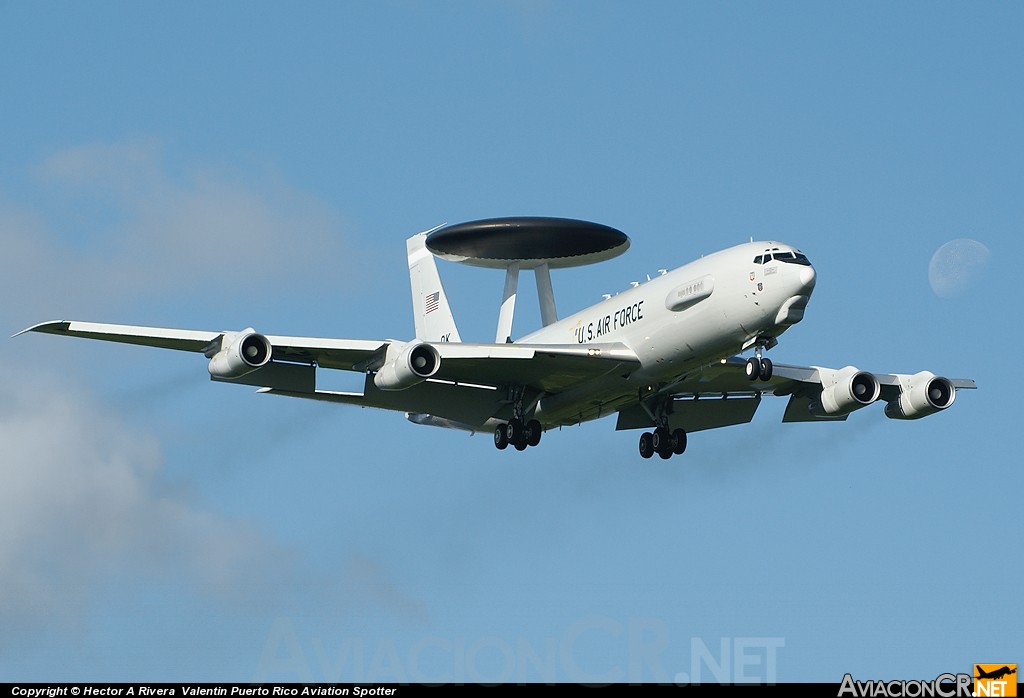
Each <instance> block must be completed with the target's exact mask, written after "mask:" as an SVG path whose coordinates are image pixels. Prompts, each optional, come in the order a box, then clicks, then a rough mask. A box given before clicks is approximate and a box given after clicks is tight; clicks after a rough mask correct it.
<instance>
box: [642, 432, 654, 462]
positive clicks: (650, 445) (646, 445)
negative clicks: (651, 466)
mask: <svg viewBox="0 0 1024 698" xmlns="http://www.w3.org/2000/svg"><path fill="white" fill-rule="evenodd" d="M653 455H654V434H652V433H651V432H649V431H645V432H644V433H643V434H641V435H640V456H641V457H642V458H650V457H651V456H653Z"/></svg>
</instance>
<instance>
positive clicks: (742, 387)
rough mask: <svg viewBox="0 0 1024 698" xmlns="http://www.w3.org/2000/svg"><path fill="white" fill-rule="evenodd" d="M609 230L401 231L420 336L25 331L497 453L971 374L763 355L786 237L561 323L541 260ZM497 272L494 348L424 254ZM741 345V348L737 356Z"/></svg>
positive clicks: (778, 302) (811, 416)
mask: <svg viewBox="0 0 1024 698" xmlns="http://www.w3.org/2000/svg"><path fill="white" fill-rule="evenodd" d="M629 244H630V243H629V238H628V237H626V235H625V234H624V233H622V232H620V231H618V230H616V229H614V228H611V227H608V226H604V225H600V224H596V223H589V222H587V221H579V220H574V219H564V218H540V217H510V218H494V219H487V220H483V221H471V222H468V223H461V224H456V225H452V226H439V227H438V228H434V229H431V230H428V231H426V232H423V233H419V234H417V235H414V236H412V237H410V238H409V239H408V240H407V242H406V249H407V253H408V260H409V274H410V285H411V289H412V303H413V312H414V325H415V336H414V337H413V338H412V339H409V340H396V339H382V340H365V339H334V338H318V337H288V336H277V335H264V334H260V333H257V332H256V331H255V330H254V329H253V328H251V327H250V328H246V329H244V330H241V331H200V330H178V329H168V328H159V327H137V326H131V325H114V324H101V323H93V322H80V321H75V320H72V321H66V320H64V321H54V322H44V323H41V324H38V325H35V326H33V327H29V328H27V329H25V330H22V331H21V332H19V333H18V334H17V335H15V336H18V335H21V334H24V333H26V332H42V333H48V334H58V335H66V336H72V337H84V338H89V339H99V340H105V341H112V342H122V343H128V344H137V345H144V346H152V347H160V348H165V349H176V350H181V351H190V352H198V353H201V354H203V355H204V356H205V357H206V358H207V359H208V360H209V363H208V370H209V373H210V376H211V379H212V380H214V381H217V382H226V383H238V384H242V385H248V386H254V387H257V388H258V391H257V392H259V393H263V394H269V395H279V396H287V397H295V398H305V399H311V400H320V401H324V402H333V403H342V404H349V405H360V406H363V407H375V408H381V409H385V410H395V411H400V412H404V413H405V415H406V418H407V419H408V420H409V421H411V422H413V423H416V424H422V425H429V426H435V427H444V428H449V429H459V430H466V431H470V432H474V433H475V432H492V433H493V434H494V445H495V446H496V447H497V448H498V449H502V450H503V449H506V448H507V447H508V446H512V447H513V448H515V449H516V450H519V451H522V450H525V449H526V448H528V447H532V446H537V445H538V443H539V442H540V440H541V436H542V434H543V433H544V432H545V431H549V430H552V429H556V428H560V427H562V426H571V425H576V424H580V423H582V422H585V421H589V420H594V419H599V418H602V417H605V416H609V415H616V420H617V421H616V429H617V430H629V429H643V430H645V431H643V433H642V434H641V435H640V438H639V445H638V447H639V452H640V455H641V457H643V458H651V457H653V456H654V455H655V454H657V455H658V456H659V457H660V458H663V459H668V458H671V457H672V456H673V455H678V454H682V453H683V452H684V451H685V450H686V445H687V435H688V434H690V433H693V432H698V431H701V430H705V429H715V428H720V427H725V426H731V425H738V424H745V423H748V422H750V421H751V420H752V418H753V416H754V413H755V411H756V410H757V407H758V405H759V404H760V401H761V399H762V397H763V396H765V395H774V396H783V397H788V399H789V402H788V405H787V407H786V410H785V414H784V416H783V420H782V421H783V422H818V421H842V420H845V419H846V418H847V417H848V416H849V414H850V413H852V412H854V411H855V410H859V409H862V408H864V407H866V406H868V405H870V404H872V403H875V402H878V401H882V402H884V403H885V415H886V416H887V417H889V418H892V419H918V418H921V417H925V416H928V415H932V414H935V413H937V412H941V411H943V410H945V409H947V408H949V407H950V406H951V405H952V404H953V402H954V399H955V397H956V392H957V390H962V389H973V388H976V387H977V386H976V385H975V382H974V381H973V380H970V379H960V378H954V379H950V378H945V377H941V376H937V375H935V374H934V373H931V372H929V371H920V372H918V373H914V374H899V373H891V374H882V373H870V372H867V371H862V370H860V369H858V368H855V367H853V366H846V367H844V368H840V369H833V368H825V367H820V366H796V365H787V364H774V363H773V362H772V361H771V359H768V358H766V357H764V355H763V353H764V352H765V351H768V350H770V349H772V348H773V347H775V346H776V345H777V344H778V341H779V337H780V336H781V335H782V334H783V333H784V332H785V331H786V330H787V329H789V328H790V327H792V326H793V325H794V324H796V323H798V322H800V321H801V320H802V319H803V317H804V314H805V310H806V308H807V304H808V302H809V301H810V298H811V293H812V291H813V290H814V287H815V284H816V282H817V274H816V272H815V269H814V267H813V266H812V264H811V262H810V260H809V259H808V258H807V256H806V255H805V254H804V253H803V252H801V251H800V250H799V249H798V248H796V247H794V246H792V245H788V244H784V243H780V242H774V241H761V242H754V241H751V242H749V243H744V244H740V245H736V246H734V247H730V248H728V249H725V250H722V251H720V252H716V253H714V254H709V255H707V256H704V257H701V258H700V259H698V260H695V261H693V262H690V263H689V264H685V265H683V266H681V267H679V268H677V269H673V270H671V271H669V270H664V269H663V270H659V274H658V275H657V276H655V277H654V278H649V277H648V279H647V280H645V281H643V282H632V285H631V288H629V289H626V290H625V291H623V292H621V293H618V294H615V295H606V296H605V298H604V300H602V301H601V302H599V303H597V304H596V305H593V306H591V307H589V308H586V309H584V310H581V311H579V312H577V313H574V314H571V315H569V316H568V317H565V318H562V319H558V317H557V311H556V308H555V301H554V294H553V291H552V286H551V278H550V271H551V270H552V269H559V268H565V267H570V266H579V265H581V264H587V263H592V262H597V261H604V260H606V259H610V258H612V257H614V256H616V255H618V254H621V253H622V252H624V251H625V250H626V249H627V248H628V247H629ZM437 257H440V258H442V259H447V260H449V261H454V262H462V263H466V264H471V265H474V266H478V267H485V268H494V269H504V270H505V273H506V276H505V287H504V291H503V295H502V302H501V306H500V309H499V316H498V327H497V331H496V336H495V342H494V343H472V342H463V341H462V339H461V336H460V335H459V331H458V328H457V326H456V324H455V319H454V317H453V315H452V311H451V307H450V305H449V303H448V297H447V295H446V294H445V291H444V286H443V285H442V283H441V279H440V276H439V274H438V270H437V265H436V263H435V258H437ZM523 270H532V271H534V274H535V276H536V282H537V292H538V300H539V302H540V311H541V312H540V314H541V320H542V327H540V328H539V329H537V330H535V331H532V332H530V333H528V334H526V335H525V336H522V337H520V338H518V339H517V340H515V341H512V339H511V332H512V321H513V317H514V309H515V300H516V295H517V289H518V278H519V273H520V271H523ZM750 351H752V352H753V354H752V356H750V357H748V358H743V357H742V355H743V354H745V353H747V352H750ZM329 369H331V370H343V371H355V372H360V373H363V374H365V380H364V385H363V389H362V390H361V391H356V392H345V391H332V390H321V389H318V388H317V374H318V373H319V372H320V371H321V370H329Z"/></svg>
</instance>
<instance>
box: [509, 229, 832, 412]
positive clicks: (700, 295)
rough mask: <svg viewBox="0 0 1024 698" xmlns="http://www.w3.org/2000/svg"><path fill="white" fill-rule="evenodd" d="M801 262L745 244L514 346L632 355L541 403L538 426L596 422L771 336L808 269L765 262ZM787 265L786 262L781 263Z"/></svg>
mask: <svg viewBox="0 0 1024 698" xmlns="http://www.w3.org/2000/svg"><path fill="white" fill-rule="evenodd" d="M773 252H774V254H778V255H781V256H783V257H788V256H790V255H793V256H794V257H795V256H796V255H799V251H798V250H796V248H794V247H792V246H790V245H785V244H781V243H777V242H751V243H746V244H743V245H738V246H736V247H731V248H729V249H727V250H723V251H721V252H716V253H715V254H711V255H708V256H707V257H702V258H701V259H698V260H696V261H694V262H690V263H689V264H686V265H684V266H682V267H679V268H677V269H674V270H672V271H670V272H667V273H664V274H661V275H659V276H658V277H656V278H654V279H651V280H650V281H646V282H644V283H642V284H640V285H638V286H636V287H634V288H631V289H629V290H627V291H624V292H622V293H619V294H617V295H615V296H613V297H612V298H609V299H607V300H605V301H602V302H601V303H598V304H596V305H593V306H591V307H589V308H586V309H585V310H581V311H580V312H578V313H574V314H573V315H570V316H569V317H566V318H564V319H562V320H559V321H558V322H555V323H552V324H551V325H548V326H547V327H544V328H542V329H540V330H537V331H536V332H532V333H530V334H528V335H526V336H525V337H522V338H520V339H519V340H517V343H523V344H534V345H536V344H568V343H574V344H608V343H621V344H623V345H625V346H627V347H629V348H630V349H632V350H633V351H634V352H635V353H636V355H637V356H638V357H639V359H640V362H641V368H640V370H638V371H634V372H633V373H632V374H631V375H629V376H628V377H619V376H614V375H613V376H609V377H607V378H605V379H603V380H600V381H594V382H592V383H588V384H586V385H583V386H580V387H579V388H577V389H572V390H569V391H566V392H562V393H559V394H557V395H553V396H549V397H545V398H543V399H541V400H540V402H539V404H538V406H537V412H536V414H537V418H538V419H540V420H541V421H543V422H545V423H549V424H550V423H556V422H559V423H568V422H575V421H583V420H587V419H594V418H597V417H600V416H603V415H606V414H608V413H609V411H610V410H612V409H616V408H618V407H620V406H621V405H623V404H626V403H628V402H631V401H633V402H635V401H636V400H637V399H639V396H640V395H641V394H642V392H643V391H644V390H647V389H650V388H658V387H661V386H664V385H668V384H671V383H673V382H675V381H677V380H679V379H681V378H682V377H683V376H684V375H686V374H687V373H690V372H693V371H694V370H697V369H700V368H702V367H704V366H708V365H710V364H712V363H715V362H718V361H720V360H721V359H722V358H724V357H727V356H731V355H733V354H737V353H739V352H741V351H743V350H744V349H747V348H749V347H751V346H753V345H754V344H755V343H756V342H757V341H758V340H759V339H762V340H768V339H771V338H774V337H777V336H778V335H779V334H781V333H782V332H784V331H785V330H786V329H787V328H789V327H790V326H791V325H793V324H794V323H796V322H799V321H800V319H801V318H802V317H803V310H804V307H805V306H806V305H807V301H808V300H809V298H810V294H811V291H812V289H813V288H814V282H815V272H814V268H813V267H812V266H811V265H810V264H809V263H807V262H806V258H803V257H802V255H799V257H800V258H802V259H803V262H800V263H797V262H793V261H781V260H776V259H773V260H772V261H769V262H768V263H764V262H763V261H762V262H761V263H755V259H757V258H761V259H762V260H763V259H764V256H765V255H766V254H772V253H773ZM789 258H790V259H791V260H792V259H793V257H789Z"/></svg>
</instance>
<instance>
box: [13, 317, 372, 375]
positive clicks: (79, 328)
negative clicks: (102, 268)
mask: <svg viewBox="0 0 1024 698" xmlns="http://www.w3.org/2000/svg"><path fill="white" fill-rule="evenodd" d="M26 332H44V333H46V334H58V335H65V336H68V337H84V338H86V339H101V340H104V341H107V342H120V343H123V344H138V345H142V346H147V347H159V348H162V349H176V350H179V351H193V352H199V353H205V352H207V351H208V350H209V349H210V347H211V346H214V345H215V343H216V342H217V340H218V339H219V338H221V337H223V336H224V335H227V334H231V333H230V332H212V331H207V330H177V329H170V328H165V327H138V326H135V325H108V324H103V323H98V322H78V321H75V320H59V321H55V322H43V323H40V324H38V325H34V326H32V327H29V328H27V329H24V330H22V331H21V332H19V333H18V334H17V335H14V336H15V337H17V336H18V335H20V334H24V333H26ZM267 339H268V340H269V341H270V344H271V346H272V347H273V349H274V352H273V360H274V361H287V362H298V363H316V364H317V365H319V366H324V367H326V368H339V369H345V370H358V369H356V368H355V367H357V366H358V365H359V364H360V363H362V362H365V361H369V360H371V359H372V357H373V356H374V355H375V354H377V352H379V351H381V350H382V349H384V348H386V347H387V345H388V342H386V341H377V340H361V339H324V338H318V337H284V336H276V335H267Z"/></svg>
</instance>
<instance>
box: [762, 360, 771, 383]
mask: <svg viewBox="0 0 1024 698" xmlns="http://www.w3.org/2000/svg"><path fill="white" fill-rule="evenodd" d="M759 368H760V376H761V381H762V382H764V383H767V382H768V381H770V380H771V379H772V370H773V367H772V360H771V359H761V365H760V367H759Z"/></svg>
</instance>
